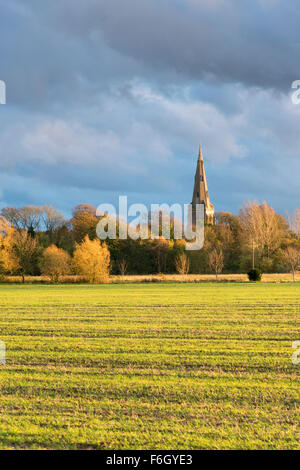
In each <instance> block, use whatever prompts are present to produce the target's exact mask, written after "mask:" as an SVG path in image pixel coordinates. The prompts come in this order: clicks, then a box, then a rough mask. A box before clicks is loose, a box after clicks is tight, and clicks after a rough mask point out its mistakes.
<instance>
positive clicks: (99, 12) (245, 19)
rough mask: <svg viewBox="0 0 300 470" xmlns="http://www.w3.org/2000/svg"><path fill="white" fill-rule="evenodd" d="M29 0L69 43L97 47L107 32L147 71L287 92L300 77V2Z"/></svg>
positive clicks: (113, 44) (117, 46)
mask: <svg viewBox="0 0 300 470" xmlns="http://www.w3.org/2000/svg"><path fill="white" fill-rule="evenodd" d="M29 3H30V4H31V5H34V7H35V9H36V10H37V11H39V18H40V19H42V20H43V22H46V21H47V22H49V21H50V22H52V23H50V25H51V27H52V28H58V29H59V31H60V32H63V33H64V34H65V38H66V41H67V40H68V39H69V38H80V40H81V41H82V40H84V41H86V42H87V43H89V44H90V47H93V42H94V40H96V41H98V40H99V38H101V39H103V40H104V41H105V43H106V44H107V45H108V46H109V47H111V48H112V49H114V50H116V51H118V52H119V53H120V54H121V55H122V56H125V57H129V58H132V59H134V60H136V61H137V62H139V63H141V64H143V66H144V67H145V71H144V72H147V71H149V70H150V69H151V68H152V71H153V70H156V71H159V72H161V71H162V70H167V69H169V71H170V72H176V74H178V75H179V76H180V75H183V76H185V77H188V78H190V79H193V80H200V79H205V78H206V79H211V80H217V81H228V82H241V83H244V84H247V85H253V86H262V87H275V88H279V89H282V90H285V89H286V87H287V86H288V85H289V84H290V82H291V80H293V79H294V78H295V77H297V75H298V70H299V65H298V57H299V44H300V41H299V34H298V25H299V22H298V20H299V12H298V10H299V6H298V4H297V2H296V1H294V0H293V1H291V0H285V1H281V0H243V1H242V2H240V1H236V0H202V1H201V2H200V1H196V0H182V1H174V0H172V1H171V0H142V1H141V0H126V1H125V2H124V0H110V1H107V0H87V1H85V2H84V3H83V2H81V1H79V0H63V1H61V2H59V5H58V4H57V2H48V3H46V5H45V2H43V3H41V2H39V1H37V0H31V1H30V2H29ZM48 24H49V23H48ZM99 66H101V65H100V64H99ZM173 79H175V78H174V77H173Z"/></svg>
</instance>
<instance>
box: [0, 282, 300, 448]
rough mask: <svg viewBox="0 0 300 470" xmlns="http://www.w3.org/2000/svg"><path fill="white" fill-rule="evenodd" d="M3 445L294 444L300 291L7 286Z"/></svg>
mask: <svg viewBox="0 0 300 470" xmlns="http://www.w3.org/2000/svg"><path fill="white" fill-rule="evenodd" d="M0 340H2V341H4V342H5V343H6V347H7V363H6V365H3V366H0V377H1V379H0V448H2V449H15V448H18V449H20V448H26V449H40V448H42V449H255V448H256V449H280V448H281V449H299V448H300V433H299V417H300V416H299V415H300V413H299V401H300V400H299V398H300V386H299V372H300V365H299V366H296V365H293V364H292V361H291V355H292V348H291V343H292V341H295V340H300V285H299V284H294V285H293V284H275V283H274V284H249V283H202V284H137V285H134V284H133V285H129V284H128V285H103V286H88V285H79V286H78V285H77V286H76V285H64V286H47V285H44V286H42V285H36V286H34V285H25V286H21V285H1V286H0Z"/></svg>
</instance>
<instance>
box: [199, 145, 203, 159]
mask: <svg viewBox="0 0 300 470" xmlns="http://www.w3.org/2000/svg"><path fill="white" fill-rule="evenodd" d="M198 160H202V161H203V155H202V147H201V144H200V145H199V155H198Z"/></svg>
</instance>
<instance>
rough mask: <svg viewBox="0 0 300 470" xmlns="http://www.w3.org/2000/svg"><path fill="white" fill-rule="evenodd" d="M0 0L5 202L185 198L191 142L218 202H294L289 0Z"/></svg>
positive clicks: (295, 18)
mask: <svg viewBox="0 0 300 470" xmlns="http://www.w3.org/2000/svg"><path fill="white" fill-rule="evenodd" d="M0 6H1V17H0V57H1V70H0V79H1V80H5V81H6V84H7V105H6V106H5V107H4V106H2V107H0V148H1V149H2V150H1V158H0V194H2V196H1V205H2V206H3V205H8V204H20V205H23V204H25V203H29V202H30V200H32V203H40V204H42V203H53V204H56V205H57V206H58V208H61V209H63V210H66V211H69V212H70V208H71V207H72V205H75V204H77V203H78V202H92V203H93V204H98V203H100V202H110V200H114V199H115V198H116V194H117V193H120V194H122V193H127V194H131V195H132V197H133V198H135V202H144V201H145V202H151V201H153V202H160V201H166V202H172V201H178V202H189V201H190V198H191V186H192V184H193V174H194V166H195V159H196V153H197V148H198V144H199V142H200V141H201V142H202V144H203V148H204V155H205V158H206V162H207V172H208V177H209V188H210V191H211V192H212V199H213V202H214V203H215V204H216V208H217V210H220V209H222V210H225V209H227V210H228V209H229V210H234V211H236V210H237V208H238V207H239V206H240V205H241V203H242V202H243V200H245V199H248V198H249V197H251V198H257V199H267V200H268V202H270V203H271V204H272V203H274V205H276V208H277V209H279V210H282V211H284V209H285V208H289V209H290V208H293V207H295V206H296V205H299V203H298V201H297V195H299V192H297V191H298V189H297V188H298V174H299V171H300V165H299V163H298V162H299V161H300V159H299V156H300V155H299V153H300V151H299V149H300V133H299V131H298V129H299V125H300V107H297V106H294V105H292V104H291V101H290V98H289V96H288V93H289V88H290V84H291V82H292V81H293V80H294V79H297V78H300V71H299V66H298V60H297V59H298V56H299V50H300V49H299V42H300V40H299V37H298V24H299V19H300V18H299V16H300V15H299V13H298V3H297V2H296V1H295V0H294V1H291V0H285V1H280V0H260V1H259V0H252V1H250V0H244V1H243V2H240V1H233V0H202V1H198V0H109V1H108V0H105V1H104V0H86V1H84V2H82V1H79V0H60V1H58V0H57V1H50V0H44V1H43V2H41V1H40V0H27V1H26V2H23V1H21V0H10V2H7V1H4V0H0ZM283 162H284V165H283ZM282 168H284V171H282ZM229 188H230V189H229ZM279 194H281V197H279V196H278V195H279ZM104 199H105V201H104Z"/></svg>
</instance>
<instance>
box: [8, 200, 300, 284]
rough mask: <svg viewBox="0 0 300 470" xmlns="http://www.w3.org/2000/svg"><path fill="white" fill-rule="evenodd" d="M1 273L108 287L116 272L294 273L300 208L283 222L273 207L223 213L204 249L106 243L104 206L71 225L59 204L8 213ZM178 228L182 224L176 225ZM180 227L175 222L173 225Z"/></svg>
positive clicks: (174, 243)
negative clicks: (101, 234) (79, 279)
mask: <svg viewBox="0 0 300 470" xmlns="http://www.w3.org/2000/svg"><path fill="white" fill-rule="evenodd" d="M0 222H1V223H0V274H1V276H2V277H4V276H6V275H21V276H22V278H23V280H24V279H25V275H41V274H43V275H46V276H49V277H50V278H51V279H52V280H53V281H54V282H58V281H59V280H60V278H61V276H64V275H67V274H79V275H82V276H83V277H84V278H85V279H86V280H88V281H90V282H105V281H106V280H108V277H109V273H112V274H120V275H122V276H124V275H125V274H155V273H175V272H177V273H180V274H182V275H185V274H188V273H192V274H198V273H199V274H200V273H212V272H213V273H215V275H216V277H218V274H220V273H221V272H223V273H244V272H248V270H249V269H251V268H254V267H255V268H259V269H260V270H261V271H262V272H287V271H288V272H292V273H293V277H294V275H295V272H296V271H297V269H298V268H299V266H300V209H296V210H295V212H294V214H293V215H291V216H290V215H289V214H287V215H286V216H282V215H280V214H278V213H276V212H275V211H274V209H273V208H272V207H271V206H269V205H268V204H267V203H266V202H263V203H262V204H260V203H258V202H256V201H254V202H248V203H246V204H245V205H244V207H243V208H242V209H241V210H240V211H239V213H238V214H231V213H229V212H219V213H218V214H217V216H216V224H215V225H206V226H205V242H204V247H203V248H202V250H199V251H186V250H185V240H175V239H174V235H173V234H172V230H171V238H170V240H166V239H164V238H163V237H162V236H160V237H159V238H158V239H156V240H151V239H149V240H142V239H138V240H132V239H127V240H123V239H122V240H121V239H119V238H118V237H117V238H116V239H115V240H109V239H108V240H106V242H105V243H104V242H101V241H100V240H99V239H98V238H97V235H96V227H97V224H98V222H99V217H98V216H97V215H96V208H95V207H93V206H91V205H89V204H79V205H78V206H76V207H75V208H74V209H73V213H72V217H71V219H69V220H68V219H66V218H65V217H64V216H63V214H62V213H61V212H60V211H58V210H57V209H55V208H54V207H52V206H42V207H40V206H25V207H21V208H16V207H5V208H3V209H2V211H1V221H0ZM173 226H174V221H173ZM171 227H172V223H171Z"/></svg>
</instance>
